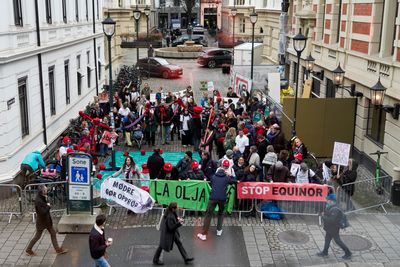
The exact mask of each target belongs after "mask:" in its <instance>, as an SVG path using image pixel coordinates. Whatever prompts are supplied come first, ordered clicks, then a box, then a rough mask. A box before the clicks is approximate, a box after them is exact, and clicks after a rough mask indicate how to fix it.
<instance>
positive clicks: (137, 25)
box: [133, 5, 142, 62]
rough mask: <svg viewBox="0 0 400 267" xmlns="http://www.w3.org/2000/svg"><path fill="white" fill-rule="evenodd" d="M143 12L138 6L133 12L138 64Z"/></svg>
mask: <svg viewBox="0 0 400 267" xmlns="http://www.w3.org/2000/svg"><path fill="white" fill-rule="evenodd" d="M141 14H142V12H140V10H139V7H138V6H137V5H136V9H135V10H134V11H133V18H134V19H135V20H136V62H137V61H139V46H138V45H139V19H140V15H141Z"/></svg>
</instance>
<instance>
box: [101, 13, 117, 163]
mask: <svg viewBox="0 0 400 267" xmlns="http://www.w3.org/2000/svg"><path fill="white" fill-rule="evenodd" d="M102 24H103V32H104V34H105V36H106V37H107V41H108V71H109V74H108V76H109V77H108V78H109V82H108V90H109V93H108V95H109V104H110V122H111V130H112V131H113V130H114V129H115V125H114V114H113V111H112V107H113V92H112V91H113V88H112V87H113V84H112V81H113V80H112V60H111V38H112V37H113V35H114V33H115V21H114V20H113V19H112V18H110V14H108V17H107V18H106V19H105V20H104V21H102ZM111 162H112V166H111V167H112V169H113V170H115V150H114V144H113V142H111Z"/></svg>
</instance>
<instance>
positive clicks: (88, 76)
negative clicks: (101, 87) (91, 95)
mask: <svg viewBox="0 0 400 267" xmlns="http://www.w3.org/2000/svg"><path fill="white" fill-rule="evenodd" d="M90 74H91V69H90V67H89V66H87V68H86V75H87V87H88V88H90V85H91V80H92V77H91V75H90Z"/></svg>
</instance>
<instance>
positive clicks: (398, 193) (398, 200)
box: [392, 181, 400, 206]
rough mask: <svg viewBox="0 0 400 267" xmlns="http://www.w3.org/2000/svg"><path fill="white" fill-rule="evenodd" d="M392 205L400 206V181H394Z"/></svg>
mask: <svg viewBox="0 0 400 267" xmlns="http://www.w3.org/2000/svg"><path fill="white" fill-rule="evenodd" d="M392 203H393V205H396V206H400V181H394V182H393V186H392Z"/></svg>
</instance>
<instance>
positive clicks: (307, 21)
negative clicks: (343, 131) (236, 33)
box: [286, 0, 400, 176]
mask: <svg viewBox="0 0 400 267" xmlns="http://www.w3.org/2000/svg"><path fill="white" fill-rule="evenodd" d="M289 15H290V18H289V27H291V30H290V37H293V36H294V35H295V34H296V33H298V30H299V29H300V28H301V29H302V32H303V33H305V34H306V35H307V37H308V42H307V47H306V49H305V51H304V52H303V53H302V56H301V58H302V60H301V62H300V65H301V67H300V75H299V78H300V80H303V77H304V72H305V61H304V59H305V58H306V57H307V56H308V55H310V54H311V55H312V57H313V58H315V66H314V70H315V71H317V72H320V71H321V70H323V71H324V72H323V75H321V74H319V75H317V74H315V75H312V80H313V86H312V97H327V98H328V97H350V96H349V94H348V92H346V91H344V90H342V89H340V88H339V90H338V91H336V90H335V86H334V85H333V73H332V70H334V69H335V68H336V67H337V66H338V64H339V63H340V66H341V67H342V68H343V70H345V77H344V85H345V86H349V85H351V84H355V88H356V90H357V91H359V92H362V93H363V94H364V97H362V98H359V99H358V106H357V110H356V123H355V136H354V144H353V145H354V148H355V156H360V157H361V159H362V160H363V161H365V162H367V163H368V162H369V163H374V161H375V160H376V156H373V157H371V156H370V155H369V154H370V153H372V152H375V151H377V150H381V151H386V152H388V154H387V155H384V156H383V157H382V159H381V164H382V166H383V169H384V170H385V171H386V172H387V173H388V174H389V175H392V176H393V175H394V173H395V172H394V171H393V168H394V167H397V166H400V121H399V119H398V118H396V116H392V114H391V113H388V112H386V111H385V109H383V108H382V107H377V106H375V105H373V103H372V101H371V99H373V98H372V97H371V87H372V86H374V85H375V84H376V83H377V81H378V79H380V81H381V83H382V84H383V85H384V86H385V87H386V88H387V90H386V95H385V97H384V100H383V105H389V106H390V107H391V108H386V110H387V111H392V110H394V111H396V108H398V106H397V105H398V104H399V103H400V75H399V74H400V42H399V39H400V32H399V24H400V15H399V2H398V0H390V1H381V0H310V1H304V0H303V1H301V0H297V1H296V0H295V1H293V3H291V6H290V10H289ZM287 51H288V54H289V57H288V66H289V68H287V70H286V71H289V77H290V82H291V84H294V83H296V81H295V80H294V77H295V74H296V66H297V58H296V52H295V51H294V49H293V44H292V42H291V41H290V43H289V45H288V49H287ZM301 83H302V82H300V84H301ZM392 108H394V109H392ZM394 115H395V114H394ZM339 127H340V126H339ZM370 165H371V166H373V165H372V164H370Z"/></svg>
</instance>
